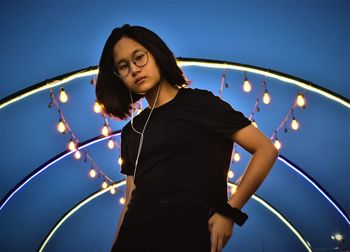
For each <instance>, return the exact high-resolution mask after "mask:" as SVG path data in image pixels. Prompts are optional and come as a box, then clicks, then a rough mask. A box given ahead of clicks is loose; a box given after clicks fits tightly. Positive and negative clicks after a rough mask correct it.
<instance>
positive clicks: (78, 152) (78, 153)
mask: <svg viewBox="0 0 350 252" xmlns="http://www.w3.org/2000/svg"><path fill="white" fill-rule="evenodd" d="M74 157H75V159H80V158H81V153H80V151H78V150H77V151H76V152H75V153H74Z"/></svg>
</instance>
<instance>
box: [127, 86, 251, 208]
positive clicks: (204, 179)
mask: <svg viewBox="0 0 350 252" xmlns="http://www.w3.org/2000/svg"><path fill="white" fill-rule="evenodd" d="M149 113H150V109H149V108H146V109H144V110H143V111H142V112H141V113H140V114H139V115H138V116H136V117H135V118H134V123H133V124H134V128H135V129H136V130H137V131H139V132H141V131H142V129H143V127H144V125H145V122H146V120H147V117H148V115H149ZM249 124H250V121H249V120H248V119H247V118H246V117H244V115H243V114H242V113H240V112H238V111H235V110H234V109H233V108H232V107H231V106H230V105H229V104H228V103H226V102H224V101H223V100H221V99H220V98H219V97H217V96H214V95H213V94H212V93H211V92H209V91H205V90H200V89H191V88H182V89H180V90H179V92H178V93H177V95H176V96H175V97H174V99H172V100H171V101H169V102H168V103H165V104H163V105H162V106H160V107H158V108H155V109H154V110H153V112H152V114H151V117H150V119H149V122H148V124H147V127H146V129H145V132H144V142H143V146H142V151H141V154H140V157H139V162H138V167H137V170H136V176H135V185H136V188H135V190H134V191H133V193H132V197H131V202H130V205H129V207H130V206H133V205H134V206H135V205H138V204H144V203H147V202H152V201H153V200H155V201H159V200H160V201H172V202H176V203H185V204H201V205H203V204H205V205H207V206H215V205H217V204H220V203H222V202H226V201H227V172H228V169H229V165H230V160H231V152H232V147H233V141H232V135H233V133H234V132H235V131H237V130H239V129H241V128H243V127H245V126H247V125H249ZM121 139H122V140H121V156H122V159H123V164H122V166H121V173H123V174H125V175H133V174H134V164H135V159H136V155H137V148H138V145H139V141H140V135H139V134H137V133H136V132H134V131H133V130H132V128H131V124H130V122H129V123H128V124H127V125H126V126H125V127H124V128H123V130H122V135H121Z"/></svg>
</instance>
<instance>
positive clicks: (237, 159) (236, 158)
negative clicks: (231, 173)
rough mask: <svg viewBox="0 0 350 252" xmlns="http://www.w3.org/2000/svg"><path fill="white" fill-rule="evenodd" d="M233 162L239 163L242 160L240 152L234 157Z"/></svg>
mask: <svg viewBox="0 0 350 252" xmlns="http://www.w3.org/2000/svg"><path fill="white" fill-rule="evenodd" d="M233 160H234V161H236V162H238V161H239V160H241V155H239V153H238V152H236V153H235V154H234V155H233Z"/></svg>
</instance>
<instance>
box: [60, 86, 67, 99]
mask: <svg viewBox="0 0 350 252" xmlns="http://www.w3.org/2000/svg"><path fill="white" fill-rule="evenodd" d="M60 101H61V102H62V103H66V102H67V101H68V95H67V93H66V91H65V90H64V88H63V87H61V89H60Z"/></svg>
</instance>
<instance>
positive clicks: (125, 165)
mask: <svg viewBox="0 0 350 252" xmlns="http://www.w3.org/2000/svg"><path fill="white" fill-rule="evenodd" d="M124 129H125V128H123V130H122V133H121V147H120V155H121V158H122V164H121V170H120V172H121V173H122V174H124V175H127V176H133V175H134V173H133V166H132V164H131V162H130V158H129V155H128V151H127V141H126V133H125V132H126V130H124Z"/></svg>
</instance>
